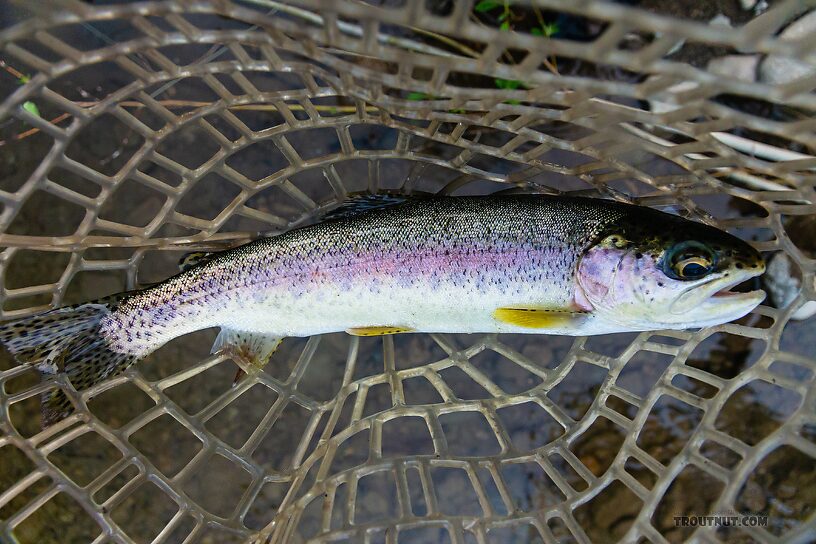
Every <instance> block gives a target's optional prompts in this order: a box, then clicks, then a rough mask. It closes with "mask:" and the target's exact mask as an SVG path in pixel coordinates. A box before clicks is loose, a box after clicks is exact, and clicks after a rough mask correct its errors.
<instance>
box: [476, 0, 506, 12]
mask: <svg viewBox="0 0 816 544" xmlns="http://www.w3.org/2000/svg"><path fill="white" fill-rule="evenodd" d="M499 6H501V3H500V2H496V1H495V0H481V2H479V3H478V4H476V7H474V8H473V9H474V10H476V11H478V12H479V13H484V12H485V11H490V10H491V9H496V8H497V7H499Z"/></svg>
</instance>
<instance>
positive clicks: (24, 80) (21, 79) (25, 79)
mask: <svg viewBox="0 0 816 544" xmlns="http://www.w3.org/2000/svg"><path fill="white" fill-rule="evenodd" d="M17 81H19V82H20V85H25V84H26V83H28V82H29V81H31V77H30V76H27V75H25V74H23V75H21V76H20V77H19V78H18V79H17Z"/></svg>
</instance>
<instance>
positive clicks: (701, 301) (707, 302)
mask: <svg viewBox="0 0 816 544" xmlns="http://www.w3.org/2000/svg"><path fill="white" fill-rule="evenodd" d="M761 273H762V272H761V271H750V270H745V271H737V272H731V273H729V274H728V275H727V276H726V275H721V276H719V277H715V278H712V279H711V280H709V281H708V282H706V283H704V284H702V285H697V286H695V287H692V288H690V289H688V290H687V291H686V292H685V293H683V295H681V296H680V297H679V298H678V300H677V301H675V304H674V305H673V308H672V310H673V312H672V313H678V314H679V313H686V312H688V311H693V310H695V309H697V310H700V311H704V312H706V313H709V314H710V315H711V317H712V318H713V317H714V316H720V317H718V318H717V319H721V318H723V317H726V316H735V317H731V318H730V319H737V318H738V317H742V316H743V315H745V314H747V313H748V312H750V311H751V310H753V309H754V308H755V307H756V306H757V305H759V304H760V303H761V302H762V301H763V300H765V291H763V290H761V289H757V290H753V291H747V292H743V291H734V290H733V289H734V288H735V287H737V286H738V285H740V284H741V283H744V282H745V281H746V280H750V279H751V278H754V277H756V276H759V275H760V274H761ZM678 310H679V311H678ZM730 319H729V320H730Z"/></svg>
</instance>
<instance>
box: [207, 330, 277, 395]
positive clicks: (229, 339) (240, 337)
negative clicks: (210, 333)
mask: <svg viewBox="0 0 816 544" xmlns="http://www.w3.org/2000/svg"><path fill="white" fill-rule="evenodd" d="M281 340H283V338H281V337H280V336H272V335H268V334H261V333H257V332H246V331H236V330H233V329H226V328H222V329H221V332H219V333H218V336H217V337H216V339H215V343H214V344H213V347H212V350H211V353H215V352H217V351H221V350H223V349H228V350H232V352H233V353H235V354H236V355H238V356H239V357H241V358H243V359H244V360H246V361H248V362H249V363H250V364H252V366H254V367H257V368H258V369H261V368H263V367H264V366H266V363H268V362H269V359H270V358H271V357H272V354H273V353H275V350H276V349H278V346H279V345H280V343H281ZM243 374H244V372H243V370H239V371H238V373H237V374H236V376H235V382H234V383H237V382H238V380H239V379H240V378H241V376H243Z"/></svg>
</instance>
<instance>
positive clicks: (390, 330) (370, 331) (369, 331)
mask: <svg viewBox="0 0 816 544" xmlns="http://www.w3.org/2000/svg"><path fill="white" fill-rule="evenodd" d="M346 332H347V333H349V334H350V335H352V336H385V335H387V334H400V333H403V332H414V329H411V328H408V327H391V326H385V327H354V328H351V329H346Z"/></svg>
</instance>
